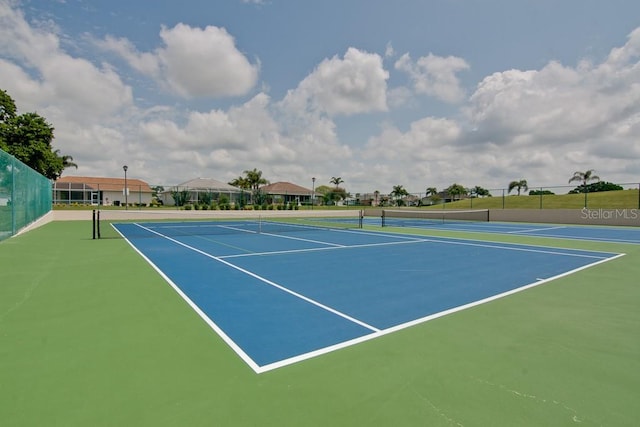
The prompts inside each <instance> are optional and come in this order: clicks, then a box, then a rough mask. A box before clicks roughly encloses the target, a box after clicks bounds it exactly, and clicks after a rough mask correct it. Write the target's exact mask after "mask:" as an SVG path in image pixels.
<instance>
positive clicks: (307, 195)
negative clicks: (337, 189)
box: [260, 182, 322, 205]
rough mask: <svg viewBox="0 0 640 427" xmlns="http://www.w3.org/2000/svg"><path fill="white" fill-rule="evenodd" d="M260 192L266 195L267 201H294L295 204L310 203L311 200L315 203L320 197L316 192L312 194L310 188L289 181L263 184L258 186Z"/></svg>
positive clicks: (281, 202)
mask: <svg viewBox="0 0 640 427" xmlns="http://www.w3.org/2000/svg"><path fill="white" fill-rule="evenodd" d="M260 192H262V194H264V195H266V196H267V201H268V203H275V204H287V203H295V204H297V205H301V204H303V205H310V204H311V203H312V202H313V203H317V201H318V200H319V199H320V198H319V197H318V193H315V194H314V192H313V191H312V190H310V189H308V188H304V187H301V186H299V185H296V184H292V183H290V182H274V183H273V184H268V185H263V186H262V187H260ZM320 197H322V195H320Z"/></svg>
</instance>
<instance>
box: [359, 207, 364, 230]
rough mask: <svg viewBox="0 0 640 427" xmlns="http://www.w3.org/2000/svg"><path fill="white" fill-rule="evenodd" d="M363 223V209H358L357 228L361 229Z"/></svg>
mask: <svg viewBox="0 0 640 427" xmlns="http://www.w3.org/2000/svg"><path fill="white" fill-rule="evenodd" d="M363 223H364V209H360V216H359V217H358V228H362V224H363Z"/></svg>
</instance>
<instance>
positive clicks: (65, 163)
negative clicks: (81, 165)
mask: <svg viewBox="0 0 640 427" xmlns="http://www.w3.org/2000/svg"><path fill="white" fill-rule="evenodd" d="M53 155H54V156H55V157H57V158H58V159H60V162H61V163H62V169H60V172H59V173H58V174H56V179H58V178H60V177H61V176H62V171H63V170H65V169H66V168H76V169H78V165H77V164H75V163H74V162H73V157H72V156H69V155H66V154H65V155H62V156H61V155H60V150H55V151H54V152H53Z"/></svg>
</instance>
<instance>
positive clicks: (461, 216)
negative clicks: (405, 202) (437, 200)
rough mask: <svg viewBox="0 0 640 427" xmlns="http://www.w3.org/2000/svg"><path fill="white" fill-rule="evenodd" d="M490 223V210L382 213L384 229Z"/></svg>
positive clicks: (396, 211)
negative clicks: (456, 223)
mask: <svg viewBox="0 0 640 427" xmlns="http://www.w3.org/2000/svg"><path fill="white" fill-rule="evenodd" d="M474 221H475V222H477V221H485V222H486V221H489V210H488V209H472V210H447V211H445V210H442V211H440V210H408V209H407V210H388V209H384V210H383V211H382V226H383V227H424V226H429V225H437V224H443V223H453V222H461V223H464V222H474Z"/></svg>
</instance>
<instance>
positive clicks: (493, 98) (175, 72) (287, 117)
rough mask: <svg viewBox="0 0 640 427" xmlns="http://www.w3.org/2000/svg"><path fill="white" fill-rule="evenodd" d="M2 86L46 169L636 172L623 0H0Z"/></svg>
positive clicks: (542, 183) (154, 175)
mask: <svg viewBox="0 0 640 427" xmlns="http://www.w3.org/2000/svg"><path fill="white" fill-rule="evenodd" d="M0 89H4V90H6V91H7V92H8V93H9V95H10V96H11V97H12V98H13V99H14V100H15V102H16V106H17V108H18V113H26V112H37V113H38V114H40V115H41V116H43V117H44V118H45V119H46V120H47V121H48V122H49V123H50V124H51V125H52V126H53V127H54V128H55V131H54V134H55V139H54V141H53V147H54V149H59V150H60V152H61V154H65V155H71V156H72V157H73V159H74V162H75V163H77V165H78V168H77V169H74V168H71V169H66V170H65V171H64V173H63V176H64V175H77V176H99V177H123V174H124V172H123V168H122V167H123V166H124V165H127V166H128V177H130V178H138V179H143V180H145V181H147V182H148V183H149V184H151V185H162V186H165V187H170V186H174V185H177V184H180V183H182V182H185V181H188V180H190V179H193V178H199V177H201V178H214V179H217V180H219V181H223V182H229V181H231V180H233V179H234V178H237V177H238V176H241V175H243V174H244V171H246V170H252V169H254V168H256V169H258V170H260V171H262V173H263V177H264V178H266V179H267V180H269V181H270V182H278V181H288V182H293V183H296V184H298V185H301V186H303V187H307V188H311V187H312V185H313V184H312V178H314V177H315V178H316V181H315V186H316V187H317V186H319V185H330V180H331V178H332V177H340V178H341V179H342V180H343V181H344V183H343V184H342V186H343V187H344V188H346V190H347V191H348V192H350V193H352V194H356V193H371V192H374V191H380V192H381V193H382V194H388V193H390V192H391V191H392V190H393V187H394V186H397V185H401V186H403V187H404V188H405V189H406V190H408V191H409V192H411V193H424V192H425V189H426V188H430V187H436V188H437V189H438V190H441V189H444V188H446V187H448V186H450V185H452V184H454V183H457V184H461V185H463V186H465V187H468V188H471V187H475V186H481V187H484V188H487V189H492V190H493V189H502V188H505V187H507V186H508V185H509V183H510V182H511V181H519V180H522V179H526V180H527V182H528V184H529V186H530V187H548V186H561V185H567V184H568V180H569V178H571V177H572V176H573V173H574V172H575V171H586V170H589V169H595V174H596V175H598V176H599V177H600V178H601V179H602V180H605V181H609V182H616V183H638V182H640V2H638V1H637V0H609V1H606V2H603V1H600V0H563V1H557V0H533V1H529V0H520V1H513V0H429V1H426V0H395V1H393V2H391V1H387V0H340V1H334V0H324V1H321V2H315V1H300V0H216V1H210V0H183V1H180V2H148V1H140V0H137V1H136V0H125V1H122V0H109V1H106V0H93V1H88V0H57V1H56V0H22V1H19V0H0ZM559 192H560V191H559Z"/></svg>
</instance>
